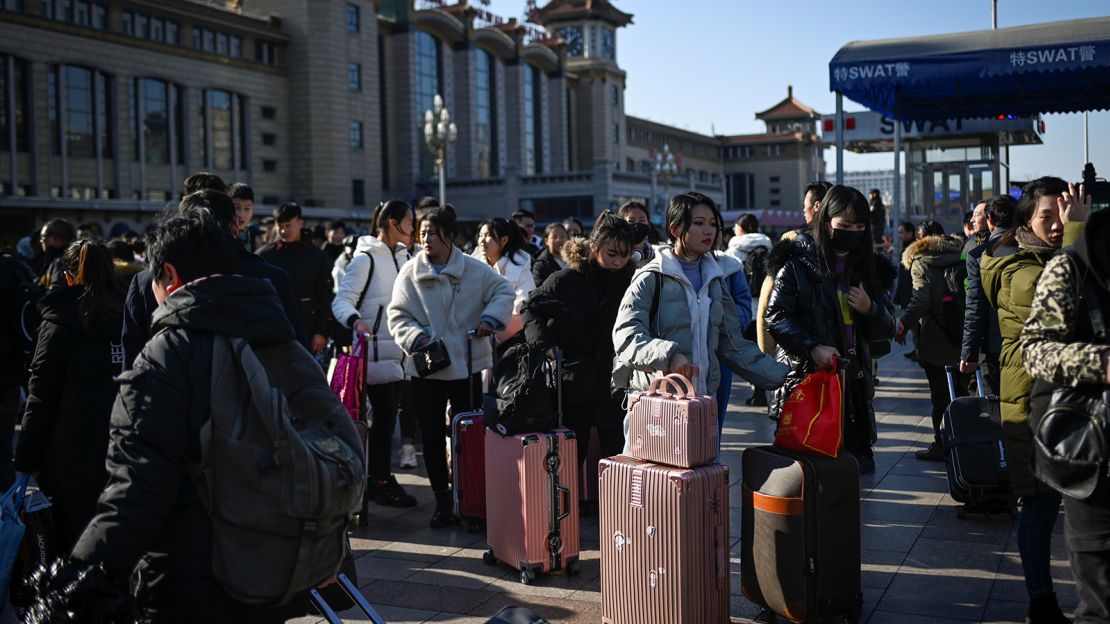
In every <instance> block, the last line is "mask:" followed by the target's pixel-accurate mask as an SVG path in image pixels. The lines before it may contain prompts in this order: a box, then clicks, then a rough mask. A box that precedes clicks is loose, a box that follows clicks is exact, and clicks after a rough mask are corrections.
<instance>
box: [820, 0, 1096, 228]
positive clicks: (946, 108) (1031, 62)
mask: <svg viewBox="0 0 1110 624" xmlns="http://www.w3.org/2000/svg"><path fill="white" fill-rule="evenodd" d="M829 89H830V90H831V91H834V92H835V93H836V128H835V129H836V169H837V174H836V177H837V182H838V183H841V182H842V181H843V171H844V96H847V97H848V98H849V99H852V100H854V101H856V102H859V103H860V104H862V105H864V106H866V107H867V108H869V109H871V110H874V111H877V112H880V113H883V114H884V115H887V116H889V117H892V118H894V119H900V120H922V121H927V120H943V119H951V118H956V117H997V116H999V115H1022V116H1024V115H1034V114H1037V113H1068V112H1080V111H1090V110H1103V109H1107V108H1110V17H1098V18H1089V19H1079V20H1068V21H1062V22H1050V23H1046V24H1033V25H1030V26H1016V27H1012V28H1000V29H996V30H980V31H975V32H965V33H953V34H946V35H932V36H926V37H906V38H900V39H882V40H875V41H854V42H852V43H849V44H847V45H845V46H844V47H842V48H841V49H840V50H839V51H838V52H837V53H836V55H835V56H834V57H833V59H832V61H831V62H830V63H829ZM899 129H900V124H895V133H894V158H895V160H894V167H895V176H896V178H897V176H898V175H899V169H900V163H899V152H900V142H901V141H900V139H901V136H900V134H901V133H900V131H899ZM894 189H895V190H894V211H895V213H896V214H895V218H897V212H900V210H899V209H900V206H899V195H900V192H899V191H900V184H897V183H896V184H895V186H894Z"/></svg>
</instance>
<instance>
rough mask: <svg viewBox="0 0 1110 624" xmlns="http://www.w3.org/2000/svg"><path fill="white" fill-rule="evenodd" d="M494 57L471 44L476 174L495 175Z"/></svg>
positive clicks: (498, 165)
mask: <svg viewBox="0 0 1110 624" xmlns="http://www.w3.org/2000/svg"><path fill="white" fill-rule="evenodd" d="M496 70H497V59H496V58H495V57H494V56H493V55H492V54H490V53H489V52H486V51H485V50H482V49H481V48H474V143H475V146H476V148H477V163H476V164H477V167H476V169H477V174H478V177H479V178H489V177H494V176H497V175H498V173H499V172H500V168H501V167H500V163H498V160H497V156H498V154H497V91H496V89H497V72H496Z"/></svg>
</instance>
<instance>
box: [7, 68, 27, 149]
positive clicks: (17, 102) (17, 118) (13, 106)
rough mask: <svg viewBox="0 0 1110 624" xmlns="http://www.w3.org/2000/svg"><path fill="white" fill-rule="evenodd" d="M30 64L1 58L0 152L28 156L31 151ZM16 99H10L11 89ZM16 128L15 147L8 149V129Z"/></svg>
mask: <svg viewBox="0 0 1110 624" xmlns="http://www.w3.org/2000/svg"><path fill="white" fill-rule="evenodd" d="M29 76H30V72H29V71H28V63H27V62H26V61H23V60H20V59H18V58H13V57H11V56H7V55H4V54H0V150H2V151H11V152H26V151H28V150H29V149H30V143H31V141H30V136H31V132H30V123H29V122H30V117H29V115H28V111H29V110H30V108H31V107H30V96H31V89H30V81H29V80H28V77H29ZM9 86H10V87H11V93H12V94H13V95H14V97H12V98H9V97H8V87H9ZM11 124H15V145H9V144H8V139H9V138H10V133H9V128H10V126H11Z"/></svg>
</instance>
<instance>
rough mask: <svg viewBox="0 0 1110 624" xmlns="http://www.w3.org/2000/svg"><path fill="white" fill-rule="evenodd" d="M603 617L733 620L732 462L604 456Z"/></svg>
mask: <svg viewBox="0 0 1110 624" xmlns="http://www.w3.org/2000/svg"><path fill="white" fill-rule="evenodd" d="M599 472H600V480H601V493H600V497H601V509H600V513H599V516H600V540H601V621H602V622H603V623H605V624H625V623H627V624H675V623H677V622H682V624H723V623H725V622H728V621H729V554H728V553H729V506H728V468H727V467H726V466H724V465H723V464H709V465H705V466H699V467H697V468H678V467H674V466H661V465H659V464H653V463H649V462H646V461H644V460H641V459H636V458H634V457H628V456H627V455H617V456H615V457H610V458H607V459H603V460H601V465H600V468H599Z"/></svg>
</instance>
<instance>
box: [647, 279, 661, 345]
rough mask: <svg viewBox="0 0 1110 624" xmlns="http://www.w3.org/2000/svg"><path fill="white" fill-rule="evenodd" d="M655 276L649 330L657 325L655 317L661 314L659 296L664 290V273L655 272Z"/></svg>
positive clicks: (649, 314) (649, 312)
mask: <svg viewBox="0 0 1110 624" xmlns="http://www.w3.org/2000/svg"><path fill="white" fill-rule="evenodd" d="M652 275H654V276H655V291H654V292H653V293H652V295H651V309H650V310H649V311H648V331H651V328H652V327H653V326H654V325H655V317H656V316H658V315H659V296H660V293H661V292H662V291H663V274H662V273H655V272H653V273H652Z"/></svg>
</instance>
